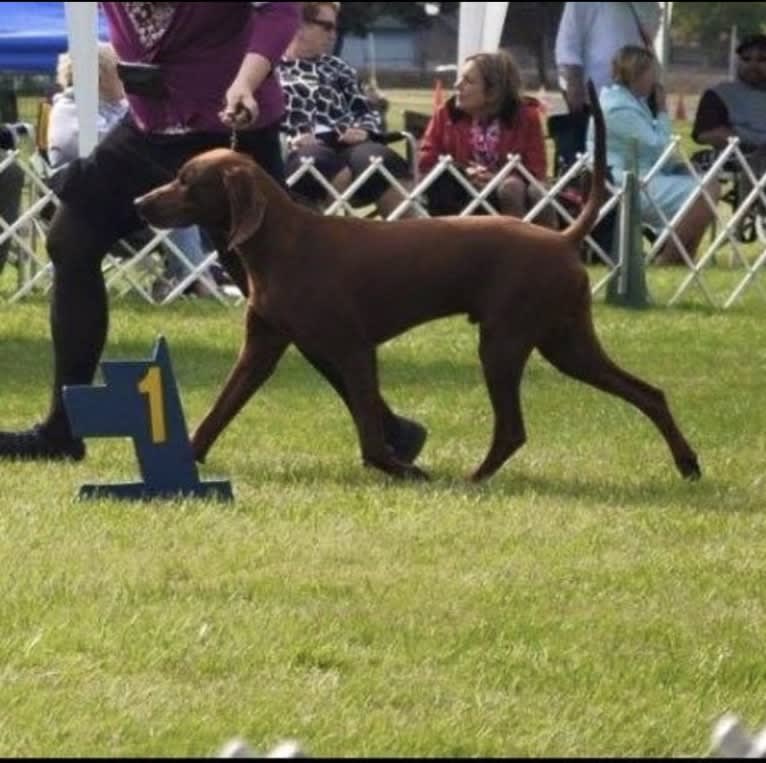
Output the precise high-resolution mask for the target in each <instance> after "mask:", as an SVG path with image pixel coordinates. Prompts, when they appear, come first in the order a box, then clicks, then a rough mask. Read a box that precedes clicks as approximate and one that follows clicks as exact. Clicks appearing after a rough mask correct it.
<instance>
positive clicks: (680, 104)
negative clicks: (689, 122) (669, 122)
mask: <svg viewBox="0 0 766 763" xmlns="http://www.w3.org/2000/svg"><path fill="white" fill-rule="evenodd" d="M675 119H676V121H677V122H685V121H686V119H687V117H686V104H685V103H684V94H683V93H679V95H678V101H677V102H676V113H675Z"/></svg>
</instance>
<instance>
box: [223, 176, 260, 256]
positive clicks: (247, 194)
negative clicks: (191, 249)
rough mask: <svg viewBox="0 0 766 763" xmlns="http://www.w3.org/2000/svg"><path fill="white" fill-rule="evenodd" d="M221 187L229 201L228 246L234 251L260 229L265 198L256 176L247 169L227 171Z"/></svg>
mask: <svg viewBox="0 0 766 763" xmlns="http://www.w3.org/2000/svg"><path fill="white" fill-rule="evenodd" d="M223 185H224V188H225V189H226V195H227V196H228V199H229V218H230V224H229V241H228V246H229V248H230V249H234V248H235V247H237V246H239V245H240V244H243V243H244V242H245V241H247V239H249V238H250V237H251V236H253V235H255V232H256V231H257V230H258V228H260V226H261V223H262V222H263V216H264V214H265V213H266V196H264V194H263V193H262V192H261V191H259V190H258V186H257V176H256V174H255V172H253V171H252V169H250V168H249V167H234V168H232V169H227V170H226V172H225V173H224V176H223Z"/></svg>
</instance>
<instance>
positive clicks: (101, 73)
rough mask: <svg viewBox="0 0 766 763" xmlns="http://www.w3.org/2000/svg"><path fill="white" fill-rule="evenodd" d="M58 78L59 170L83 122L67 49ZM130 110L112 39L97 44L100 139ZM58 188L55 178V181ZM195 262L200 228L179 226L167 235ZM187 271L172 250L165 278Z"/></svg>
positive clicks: (53, 154)
mask: <svg viewBox="0 0 766 763" xmlns="http://www.w3.org/2000/svg"><path fill="white" fill-rule="evenodd" d="M56 79H57V82H58V84H59V85H60V86H61V88H62V90H61V92H60V93H57V94H56V95H55V96H54V97H53V106H52V108H51V111H50V115H49V117H48V160H49V162H50V164H51V167H52V168H53V169H54V170H56V169H59V168H60V167H62V166H64V165H65V164H68V163H69V162H71V161H72V160H73V159H76V158H77V156H78V153H79V151H78V141H79V133H80V126H79V120H78V116H77V107H76V105H75V100H74V79H73V69H72V59H71V57H70V55H69V54H68V53H63V54H61V55H60V56H59V59H58V66H57V71H56ZM127 111H128V102H127V99H126V98H125V89H124V87H123V85H122V82H121V81H120V78H119V75H118V74H117V54H116V53H115V51H114V49H113V48H112V46H111V45H110V44H109V43H99V45H98V116H97V119H98V122H97V127H98V139H99V141H100V140H101V139H102V138H103V137H104V136H105V135H106V134H107V133H108V132H109V131H110V130H111V129H112V128H113V127H114V126H115V125H116V124H117V123H118V122H120V120H122V118H123V117H124V116H125V114H126V113H127ZM53 186H54V190H55V181H54V182H53ZM168 238H169V240H170V241H172V242H173V243H174V244H175V245H176V246H177V247H178V248H179V249H180V250H181V251H182V252H183V254H184V256H185V257H186V258H187V259H188V260H189V262H190V263H191V265H192V266H196V265H198V264H199V263H201V262H202V261H203V260H204V259H205V254H206V253H205V247H204V245H203V243H202V238H201V235H200V231H199V228H197V227H196V226H192V227H190V228H180V229H177V230H174V231H172V232H171V234H170V236H169V237H168ZM149 240H150V239H148V238H147V237H146V236H145V235H144V234H143V233H139V234H138V235H137V236H133V237H132V238H131V237H129V241H130V243H131V244H134V245H135V246H136V247H138V248H141V247H142V246H144V245H145V244H146V243H148V241H149ZM186 273H187V266H186V265H185V264H184V263H182V262H181V261H180V260H179V259H178V257H177V256H175V255H174V254H172V253H170V254H168V256H167V259H166V264H165V279H166V280H167V281H168V282H170V283H172V282H174V281H180V280H181V279H182V278H183V277H184V276H185V275H186ZM156 287H157V288H155V289H154V290H153V291H154V296H155V299H161V298H162V297H163V296H164V294H165V293H167V292H169V291H170V289H171V288H172V286H169V285H168V283H158V284H157V285H156ZM189 293H190V294H195V295H197V296H207V295H208V294H209V292H208V290H207V288H206V287H205V286H204V285H203V284H202V283H201V282H199V281H197V282H195V283H193V284H191V285H190V287H189Z"/></svg>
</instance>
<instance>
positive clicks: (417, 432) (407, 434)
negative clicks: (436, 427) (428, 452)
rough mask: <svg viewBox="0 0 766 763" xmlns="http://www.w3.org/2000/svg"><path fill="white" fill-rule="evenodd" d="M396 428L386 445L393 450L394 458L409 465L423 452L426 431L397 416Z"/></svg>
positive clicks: (414, 422) (421, 426)
mask: <svg viewBox="0 0 766 763" xmlns="http://www.w3.org/2000/svg"><path fill="white" fill-rule="evenodd" d="M396 421H397V423H398V428H397V431H396V432H393V433H392V434H391V437H390V439H389V442H388V444H389V445H390V446H391V447H392V448H393V450H394V453H395V455H396V457H397V458H398V459H399V460H400V461H403V462H404V463H405V464H411V463H413V462H414V461H415V459H416V458H417V457H418V455H419V454H420V451H421V450H423V445H425V442H426V437H428V430H427V429H426V428H425V427H424V426H423V425H422V424H418V422H417V421H412V420H411V419H405V418H403V417H402V416H397V417H396Z"/></svg>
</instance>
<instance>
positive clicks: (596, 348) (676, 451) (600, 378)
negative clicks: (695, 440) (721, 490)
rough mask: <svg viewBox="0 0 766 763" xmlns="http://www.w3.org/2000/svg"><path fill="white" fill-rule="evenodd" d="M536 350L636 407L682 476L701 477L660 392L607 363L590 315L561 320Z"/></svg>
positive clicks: (580, 379)
mask: <svg viewBox="0 0 766 763" xmlns="http://www.w3.org/2000/svg"><path fill="white" fill-rule="evenodd" d="M538 349H539V350H540V352H541V354H542V355H543V357H544V358H545V359H546V360H548V361H549V362H550V363H551V364H553V365H554V366H555V367H556V368H557V369H558V370H559V371H561V372H562V373H565V374H567V375H568V376H571V377H572V378H574V379H578V380H579V381H582V382H585V383H586V384H590V385H591V386H593V387H596V388H597V389H600V390H603V391H604V392H608V393H609V394H611V395H616V396H617V397H621V398H622V399H623V400H625V401H627V402H628V403H632V404H633V405H635V406H636V408H638V409H639V410H640V411H641V412H642V413H644V414H645V415H646V416H648V417H649V418H650V419H651V420H652V421H653V422H654V425H655V426H656V427H657V429H659V430H660V432H661V433H662V436H663V437H664V438H665V441H666V442H667V444H668V447H669V448H670V451H671V453H672V454H673V458H674V460H675V462H676V466H677V467H678V470H679V472H680V473H681V475H682V476H684V477H686V478H689V479H698V478H699V477H700V474H701V473H700V467H699V462H698V461H697V456H696V454H695V453H694V451H693V450H692V449H691V447H690V445H689V443H688V442H687V441H686V439H685V438H684V436H683V435H682V434H681V432H680V430H679V429H678V426H677V425H676V422H675V419H674V418H673V414H672V413H671V412H670V408H669V407H668V404H667V401H666V400H665V395H664V394H663V392H662V391H661V390H659V389H657V388H656V387H652V386H650V385H649V384H647V383H646V382H644V381H642V380H641V379H639V378H637V377H635V376H633V375H631V374H629V373H628V372H627V371H624V370H623V369H622V368H620V367H619V366H617V365H616V364H615V363H614V362H612V360H610V358H609V357H608V356H607V354H606V353H605V352H604V350H603V348H602V347H601V345H600V343H599V341H598V338H597V337H596V334H595V332H594V330H593V324H592V322H591V319H590V313H589V312H585V313H580V314H579V315H577V316H570V318H569V320H568V321H567V322H563V321H562V322H561V323H560V324H559V325H558V326H557V327H556V329H554V331H552V332H551V333H550V334H549V335H548V336H547V337H546V338H545V339H544V340H543V341H542V342H541V343H540V344H539V345H538Z"/></svg>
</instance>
